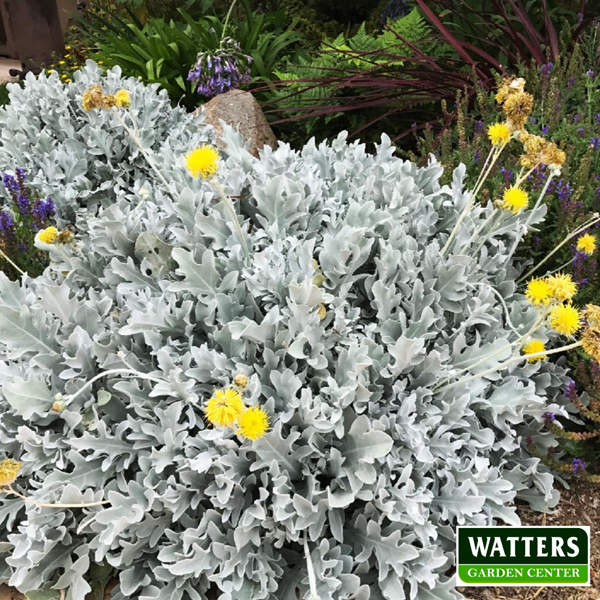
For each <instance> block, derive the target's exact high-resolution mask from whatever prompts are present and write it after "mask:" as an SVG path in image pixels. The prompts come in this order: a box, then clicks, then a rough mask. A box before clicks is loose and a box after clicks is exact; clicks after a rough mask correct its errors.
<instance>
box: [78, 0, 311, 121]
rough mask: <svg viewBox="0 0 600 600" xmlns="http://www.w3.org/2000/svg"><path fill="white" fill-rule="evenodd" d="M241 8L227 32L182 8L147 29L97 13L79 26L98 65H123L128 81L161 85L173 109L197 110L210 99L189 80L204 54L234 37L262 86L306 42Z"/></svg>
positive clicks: (278, 20) (277, 19) (270, 18)
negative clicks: (95, 50) (95, 51)
mask: <svg viewBox="0 0 600 600" xmlns="http://www.w3.org/2000/svg"><path fill="white" fill-rule="evenodd" d="M242 5H243V9H244V10H243V15H242V16H241V18H240V19H239V20H235V19H232V20H231V21H230V23H229V28H228V29H227V32H226V33H225V32H224V29H225V23H226V18H225V19H224V18H221V16H214V15H209V14H206V15H203V16H201V17H199V18H197V19H196V18H192V16H190V15H189V14H188V13H187V12H185V11H184V10H183V9H179V19H177V20H170V21H165V20H163V19H150V20H149V21H148V22H147V23H146V24H145V25H142V23H140V22H139V21H137V20H135V21H134V22H129V21H128V20H127V18H125V17H120V16H118V15H116V14H112V17H111V20H108V19H106V18H104V17H103V16H101V15H98V14H95V13H88V15H87V20H84V19H81V20H80V24H81V27H82V28H83V30H84V31H85V32H86V34H87V35H88V36H89V44H90V45H94V46H96V47H97V48H98V49H99V52H98V55H97V58H98V59H99V60H102V61H103V62H104V63H105V64H106V65H107V66H114V65H118V66H120V67H121V68H122V69H123V73H124V74H125V75H126V76H130V77H139V78H140V79H141V80H142V81H143V82H144V83H147V84H148V83H158V84H160V85H161V87H162V88H163V89H165V90H167V92H168V94H169V97H170V98H171V102H172V104H173V106H175V105H182V106H184V107H185V108H186V109H187V110H189V111H192V110H194V109H196V108H197V107H198V106H199V105H200V104H201V103H202V102H203V101H205V100H206V96H203V95H202V94H201V93H199V92H197V91H196V90H195V86H194V85H193V84H192V82H190V81H188V74H189V72H190V69H191V68H192V67H193V65H194V64H195V63H196V59H197V56H198V53H199V52H200V51H203V52H205V51H209V52H211V53H212V52H215V51H216V50H217V49H219V48H220V47H221V42H222V41H223V40H224V38H226V37H227V36H231V37H233V38H235V40H236V41H237V42H238V43H239V45H240V46H241V50H242V51H243V53H244V54H247V55H249V56H251V57H252V63H251V65H250V74H251V76H252V79H253V80H254V81H257V80H263V79H269V78H270V77H271V74H272V71H273V69H274V67H275V65H276V64H277V62H278V61H279V60H281V59H282V58H283V57H284V56H285V54H286V53H288V52H290V51H291V50H292V47H293V46H294V45H295V44H297V43H298V42H299V41H300V39H301V36H300V34H299V33H296V32H294V31H293V30H292V28H291V27H290V26H289V24H288V23H284V19H283V16H282V15H281V14H278V13H272V14H268V15H263V14H259V13H257V12H254V11H252V10H251V8H250V5H249V3H248V0H242Z"/></svg>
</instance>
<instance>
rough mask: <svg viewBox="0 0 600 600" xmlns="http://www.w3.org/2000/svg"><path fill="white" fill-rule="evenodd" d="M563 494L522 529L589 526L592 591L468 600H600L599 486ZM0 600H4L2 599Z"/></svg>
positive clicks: (530, 515)
mask: <svg viewBox="0 0 600 600" xmlns="http://www.w3.org/2000/svg"><path fill="white" fill-rule="evenodd" d="M571 486H572V487H571V489H569V490H565V489H561V490H560V502H559V504H558V506H557V507H556V508H555V509H554V511H553V512H552V513H551V514H550V513H549V514H544V513H538V512H534V511H532V510H531V509H530V508H529V506H528V505H526V504H520V505H519V507H518V509H517V510H518V513H519V516H520V517H521V522H522V524H523V525H542V526H544V525H589V526H590V535H591V540H590V558H591V560H590V563H591V585H590V587H540V586H536V587H497V588H494V587H476V588H469V587H466V588H459V590H460V591H461V592H462V593H463V594H464V595H465V598H467V599H468V600H600V486H598V484H592V483H587V482H584V481H581V480H579V479H577V480H574V481H572V482H571ZM0 600H2V599H1V598H0Z"/></svg>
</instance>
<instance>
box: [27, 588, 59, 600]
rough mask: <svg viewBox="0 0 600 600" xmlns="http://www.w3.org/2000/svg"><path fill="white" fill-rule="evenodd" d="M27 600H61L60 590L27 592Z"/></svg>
mask: <svg viewBox="0 0 600 600" xmlns="http://www.w3.org/2000/svg"><path fill="white" fill-rule="evenodd" d="M25 598H27V600H59V598H60V591H59V590H29V591H28V592H25Z"/></svg>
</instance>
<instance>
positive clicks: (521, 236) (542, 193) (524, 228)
mask: <svg viewBox="0 0 600 600" xmlns="http://www.w3.org/2000/svg"><path fill="white" fill-rule="evenodd" d="M553 176H554V174H553V173H552V172H551V173H550V175H549V177H548V179H546V183H545V184H544V187H543V188H542V191H541V192H540V196H539V198H538V199H537V202H536V203H535V206H534V207H533V209H532V210H531V211H530V212H529V215H528V216H527V220H526V221H525V224H524V225H523V232H522V234H521V235H520V236H519V235H517V236H516V237H515V241H514V243H513V246H512V248H511V249H510V252H509V253H508V258H507V259H506V260H507V262H508V261H509V260H510V259H511V258H512V256H513V254H514V253H515V252H516V250H517V247H518V245H519V244H520V243H521V240H522V239H523V236H525V235H526V234H527V232H528V231H529V226H530V225H531V220H532V219H533V215H534V214H535V212H536V210H537V209H538V208H539V206H540V204H541V203H542V200H543V199H544V196H545V195H546V192H547V191H548V187H549V186H550V182H551V181H552V177H553Z"/></svg>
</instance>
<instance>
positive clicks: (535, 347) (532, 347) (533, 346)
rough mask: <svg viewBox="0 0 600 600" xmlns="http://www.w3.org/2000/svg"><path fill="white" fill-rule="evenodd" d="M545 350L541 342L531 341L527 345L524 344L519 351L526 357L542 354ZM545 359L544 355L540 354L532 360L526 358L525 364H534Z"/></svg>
mask: <svg viewBox="0 0 600 600" xmlns="http://www.w3.org/2000/svg"><path fill="white" fill-rule="evenodd" d="M545 349H546V346H544V342H542V341H540V340H532V341H531V342H529V343H528V344H525V346H523V348H522V349H521V351H522V352H523V354H525V355H527V354H537V353H538V352H543V351H544V350H545ZM545 358H547V357H546V355H545V354H540V356H534V357H533V358H528V359H527V362H530V363H534V362H537V361H538V360H544V359H545Z"/></svg>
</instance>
